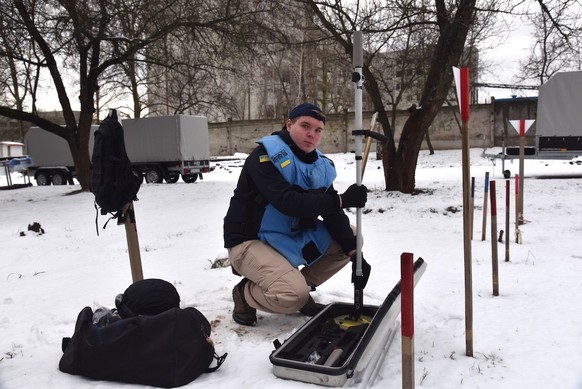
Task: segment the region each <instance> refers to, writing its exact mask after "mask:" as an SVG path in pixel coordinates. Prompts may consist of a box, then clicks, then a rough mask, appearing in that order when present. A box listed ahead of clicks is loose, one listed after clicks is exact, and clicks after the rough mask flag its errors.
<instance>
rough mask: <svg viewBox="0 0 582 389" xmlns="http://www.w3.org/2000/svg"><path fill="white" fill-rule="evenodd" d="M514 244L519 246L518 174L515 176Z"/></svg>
mask: <svg viewBox="0 0 582 389" xmlns="http://www.w3.org/2000/svg"><path fill="white" fill-rule="evenodd" d="M515 243H517V244H521V231H520V230H519V174H516V175H515Z"/></svg>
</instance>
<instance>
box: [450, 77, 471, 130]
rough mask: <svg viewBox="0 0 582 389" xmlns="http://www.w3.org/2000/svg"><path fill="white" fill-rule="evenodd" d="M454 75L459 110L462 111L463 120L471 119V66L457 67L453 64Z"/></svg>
mask: <svg viewBox="0 0 582 389" xmlns="http://www.w3.org/2000/svg"><path fill="white" fill-rule="evenodd" d="M453 75H454V77H455V86H456V88H457V98H458V99H459V110H460V112H461V121H462V122H464V123H466V122H468V121H469V114H470V112H469V111H470V109H469V107H470V104H469V102H470V99H469V90H470V85H469V68H457V67H455V66H453Z"/></svg>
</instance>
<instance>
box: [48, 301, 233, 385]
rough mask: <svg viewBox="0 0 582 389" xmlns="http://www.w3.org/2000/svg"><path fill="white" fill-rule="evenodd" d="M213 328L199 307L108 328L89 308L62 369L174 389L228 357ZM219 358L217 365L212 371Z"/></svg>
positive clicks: (67, 344) (68, 341)
mask: <svg viewBox="0 0 582 389" xmlns="http://www.w3.org/2000/svg"><path fill="white" fill-rule="evenodd" d="M210 332H211V331H210V324H209V323H208V320H207V319H206V317H204V315H203V314H202V313H201V312H200V311H198V310H197V309H196V308H192V307H188V308H184V309H180V308H172V309H170V310H167V311H165V312H163V313H160V314H159V315H154V316H135V317H131V318H128V319H122V320H117V321H114V322H112V323H110V324H108V325H106V326H98V325H95V324H93V311H92V310H91V308H90V307H85V308H84V309H83V310H82V311H81V312H80V313H79V316H78V318H77V323H76V325H75V332H74V334H73V336H72V338H63V352H64V354H63V356H62V357H61V360H60V362H59V369H60V370H61V371H63V372H65V373H70V374H76V375H81V376H84V377H87V378H92V379H97V380H107V381H118V382H127V383H136V384H143V385H152V386H157V387H163V388H174V387H178V386H182V385H186V384H187V383H189V382H191V381H193V380H194V379H196V378H197V377H198V376H200V375H201V374H202V373H204V372H211V371H215V370H216V369H218V368H219V367H220V365H221V364H222V363H223V362H224V359H225V358H226V355H227V354H226V353H225V354H224V355H222V356H220V357H219V356H218V355H217V354H216V352H215V350H214V346H213V343H212V341H211V340H210ZM213 359H216V360H217V365H216V366H214V367H210V365H211V363H212V361H213Z"/></svg>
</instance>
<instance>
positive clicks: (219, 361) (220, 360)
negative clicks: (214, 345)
mask: <svg viewBox="0 0 582 389" xmlns="http://www.w3.org/2000/svg"><path fill="white" fill-rule="evenodd" d="M227 356H228V353H224V354H222V355H220V356H219V355H218V354H217V353H216V351H215V352H214V356H213V359H216V366H213V367H209V368H208V369H206V373H212V372H214V371H216V370H218V368H219V367H220V366H221V365H222V364H223V363H224V360H225V359H226V357H227Z"/></svg>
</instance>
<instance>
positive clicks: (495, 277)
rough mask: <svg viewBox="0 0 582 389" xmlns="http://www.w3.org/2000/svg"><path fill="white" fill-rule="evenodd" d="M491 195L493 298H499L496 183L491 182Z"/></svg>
mask: <svg viewBox="0 0 582 389" xmlns="http://www.w3.org/2000/svg"><path fill="white" fill-rule="evenodd" d="M490 186H491V188H490V190H489V194H490V195H491V267H492V273H493V296H499V269H498V253H497V239H495V237H496V236H497V200H496V196H495V181H494V180H492V181H491V182H490Z"/></svg>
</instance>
